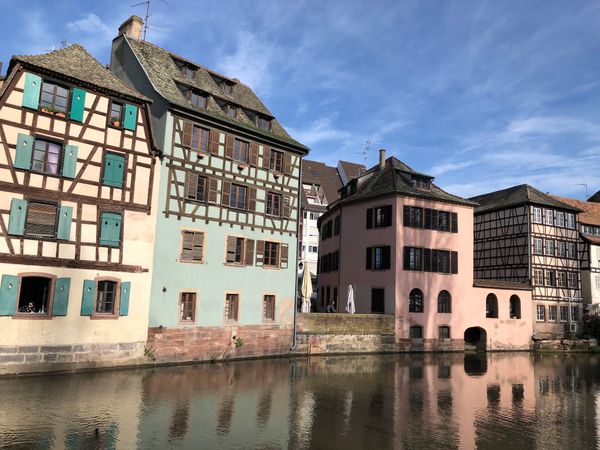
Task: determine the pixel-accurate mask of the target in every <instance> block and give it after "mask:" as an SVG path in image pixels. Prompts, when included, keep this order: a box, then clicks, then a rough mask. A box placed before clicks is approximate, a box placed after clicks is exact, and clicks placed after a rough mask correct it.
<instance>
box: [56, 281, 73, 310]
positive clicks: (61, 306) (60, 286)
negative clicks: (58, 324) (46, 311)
mask: <svg viewBox="0 0 600 450" xmlns="http://www.w3.org/2000/svg"><path fill="white" fill-rule="evenodd" d="M70 288H71V279H70V278H57V280H56V284H55V286H54V301H53V303H52V315H53V316H66V315H67V309H68V306H69V289H70Z"/></svg>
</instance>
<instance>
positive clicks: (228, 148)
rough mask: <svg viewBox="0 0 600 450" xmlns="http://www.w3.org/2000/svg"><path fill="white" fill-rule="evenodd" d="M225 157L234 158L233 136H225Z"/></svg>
mask: <svg viewBox="0 0 600 450" xmlns="http://www.w3.org/2000/svg"><path fill="white" fill-rule="evenodd" d="M225 158H227V159H233V136H231V135H230V134H228V135H226V136H225Z"/></svg>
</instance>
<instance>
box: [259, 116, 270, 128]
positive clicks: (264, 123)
mask: <svg viewBox="0 0 600 450" xmlns="http://www.w3.org/2000/svg"><path fill="white" fill-rule="evenodd" d="M256 126H257V127H258V128H260V129H261V130H267V131H269V130H270V129H271V119H269V118H267V117H264V116H256Z"/></svg>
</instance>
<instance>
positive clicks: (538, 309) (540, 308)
mask: <svg viewBox="0 0 600 450" xmlns="http://www.w3.org/2000/svg"><path fill="white" fill-rule="evenodd" d="M540 312H541V314H540ZM540 317H541V318H540ZM535 321H536V322H545V321H546V305H535Z"/></svg>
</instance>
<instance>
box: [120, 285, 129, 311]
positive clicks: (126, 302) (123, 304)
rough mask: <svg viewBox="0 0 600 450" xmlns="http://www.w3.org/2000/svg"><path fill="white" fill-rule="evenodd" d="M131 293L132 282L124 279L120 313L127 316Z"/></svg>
mask: <svg viewBox="0 0 600 450" xmlns="http://www.w3.org/2000/svg"><path fill="white" fill-rule="evenodd" d="M130 294H131V282H130V281H124V282H122V283H121V300H120V303H119V315H120V316H126V315H128V314H129V295H130Z"/></svg>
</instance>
